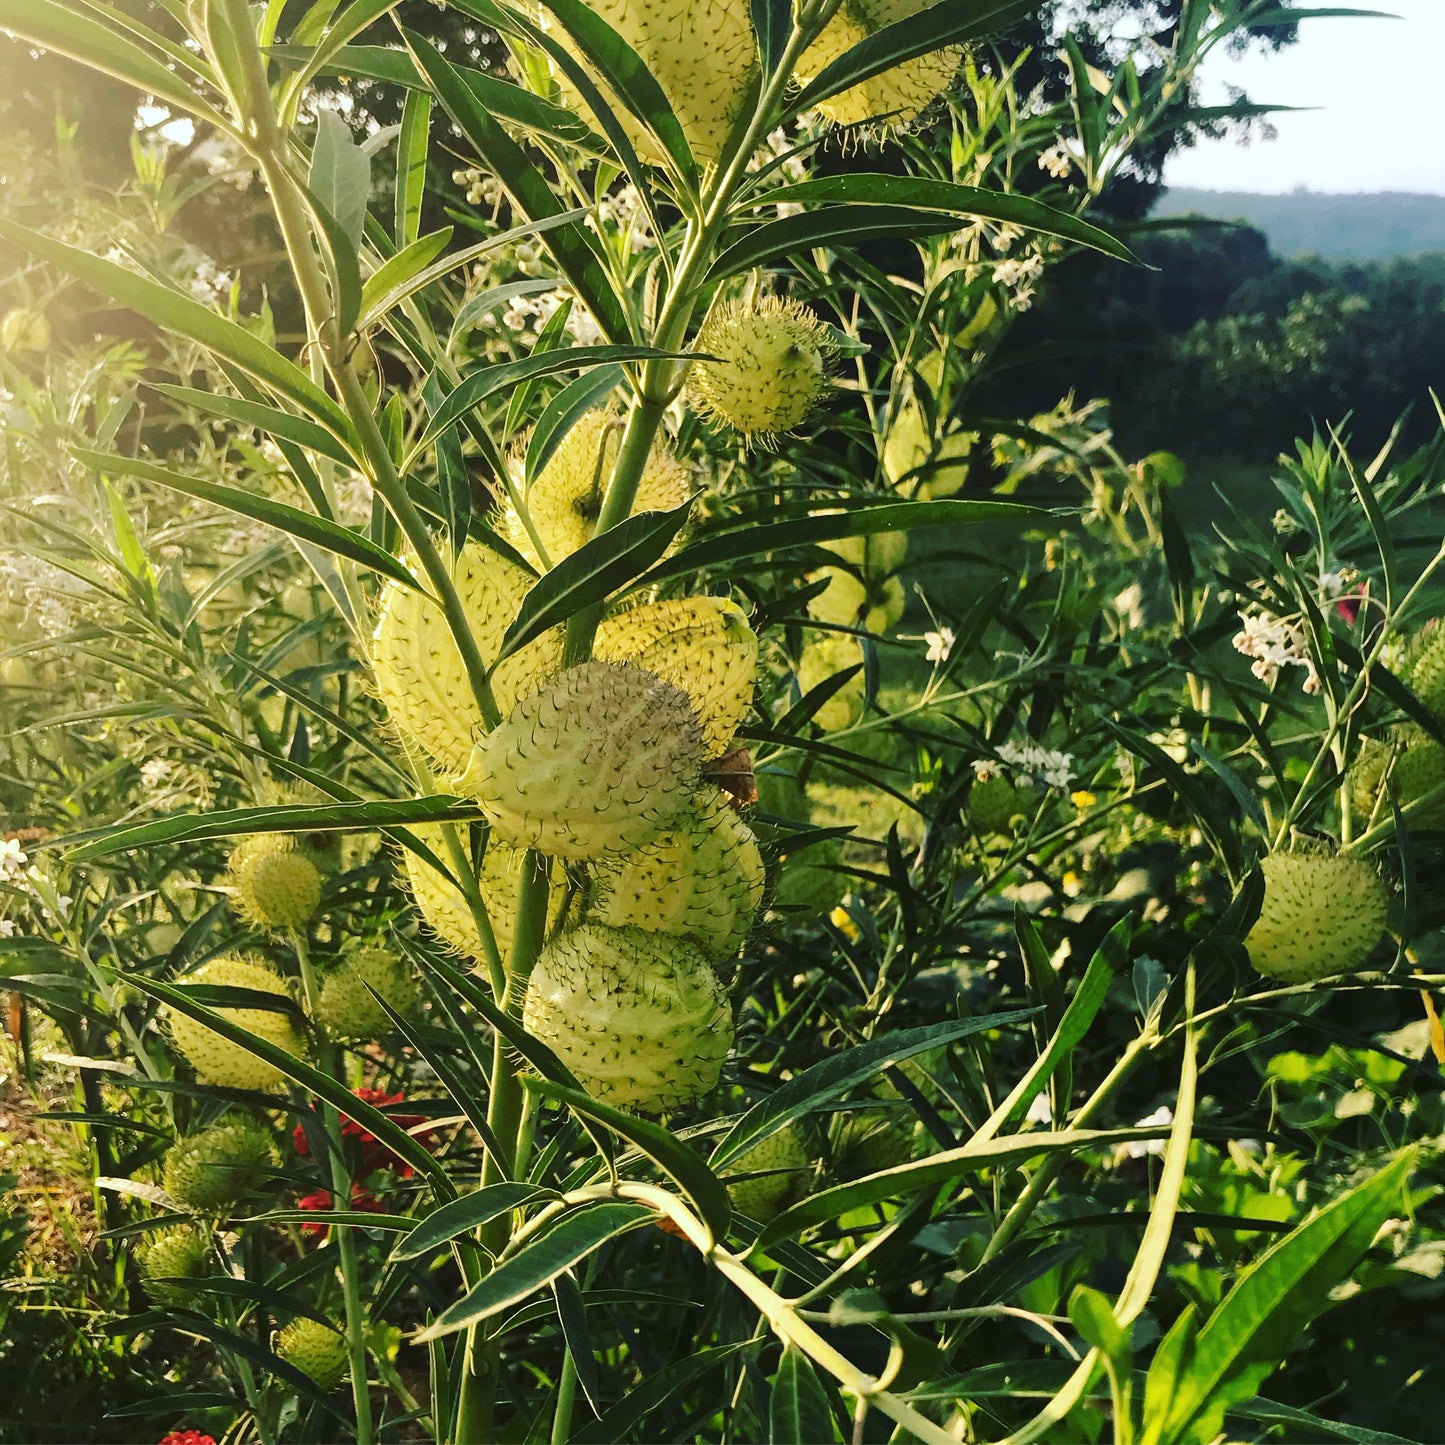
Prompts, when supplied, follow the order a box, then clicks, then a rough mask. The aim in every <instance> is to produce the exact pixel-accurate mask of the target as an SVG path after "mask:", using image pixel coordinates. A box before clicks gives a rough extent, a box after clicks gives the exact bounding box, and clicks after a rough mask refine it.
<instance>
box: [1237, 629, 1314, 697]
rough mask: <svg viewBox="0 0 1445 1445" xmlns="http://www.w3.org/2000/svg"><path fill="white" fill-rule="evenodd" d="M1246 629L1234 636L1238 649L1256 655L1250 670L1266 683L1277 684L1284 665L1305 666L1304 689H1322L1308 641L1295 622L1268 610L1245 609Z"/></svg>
mask: <svg viewBox="0 0 1445 1445" xmlns="http://www.w3.org/2000/svg"><path fill="white" fill-rule="evenodd" d="M1239 620H1240V622H1241V623H1242V624H1243V630H1242V631H1240V632H1237V633H1236V634H1235V636H1234V650H1235V651H1236V652H1242V653H1243V654H1244V655H1245V656H1246V657H1252V658H1253V659H1254V661H1253V663H1252V664H1251V665H1250V669H1249V670H1250V671H1251V672H1252V673H1253V674H1254V675H1255V676H1256V677H1257V678H1258V679H1259V680H1260V681H1261V682H1262V683H1264V684H1265V685H1266V686H1269V687H1273V686H1274V684H1275V680H1276V679H1277V678H1278V677H1279V670H1280V668H1282V667H1302V668H1304V669H1305V681H1304V689H1305V691H1306V692H1308V693H1316V692H1318V691H1319V690H1320V675H1319V673H1318V672H1316V671H1315V665H1314V663H1313V662H1312V661H1311V660H1310V656H1309V653H1308V652H1307V651H1306V650H1305V640H1304V636H1303V634H1302V633H1301V632H1300V630H1299V629H1298V628H1297V627H1295V626H1294V625H1293V623H1290V622H1287V621H1285V620H1284V619H1283V618H1280V617H1271V616H1270V615H1269V614H1268V613H1267V612H1241V613H1240V614H1239Z"/></svg>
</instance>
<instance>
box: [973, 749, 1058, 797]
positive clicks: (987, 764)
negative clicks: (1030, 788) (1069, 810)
mask: <svg viewBox="0 0 1445 1445" xmlns="http://www.w3.org/2000/svg"><path fill="white" fill-rule="evenodd" d="M997 751H998V760H999V762H1000V763H1002V764H1003V765H1004V767H1006V768H1007V769H1008V771H1009V772H1010V773H1011V774H1012V775H1013V777H1014V778H1015V779H1016V780H1018V781H1020V782H1025V783H1033V784H1036V785H1037V784H1039V783H1042V784H1043V785H1044V787H1046V788H1058V789H1059V790H1060V792H1064V791H1067V789H1068V787H1069V784H1070V783H1072V782H1073V781H1074V757H1073V754H1072V753H1061V752H1058V751H1056V750H1055V749H1053V748H1043V747H1040V746H1039V745H1038V744H1037V743H1001V744H1000V745H999V747H998V749H997ZM973 771H974V773H975V774H976V776H978V777H979V778H991V777H992V776H993V775H994V773H995V772H996V771H997V769H996V766H995V764H994V763H993V762H992V761H991V760H989V759H987V758H980V759H979V760H977V761H976V762H975V763H974V764H973Z"/></svg>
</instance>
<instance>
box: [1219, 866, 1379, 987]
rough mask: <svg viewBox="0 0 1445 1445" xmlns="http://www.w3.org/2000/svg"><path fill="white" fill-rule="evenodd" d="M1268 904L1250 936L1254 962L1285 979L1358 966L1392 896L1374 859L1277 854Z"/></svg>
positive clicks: (1267, 883)
mask: <svg viewBox="0 0 1445 1445" xmlns="http://www.w3.org/2000/svg"><path fill="white" fill-rule="evenodd" d="M1260 866H1261V868H1262V869H1263V870H1264V902H1263V904H1262V906H1261V908H1260V912H1259V918H1258V919H1257V920H1256V922H1255V925H1254V927H1253V928H1251V929H1250V931H1249V936H1248V937H1247V938H1246V939H1245V940H1244V946H1245V948H1246V949H1248V951H1249V959H1250V962H1251V963H1253V964H1254V966H1255V968H1257V969H1258V970H1259V971H1260V973H1263V974H1267V975H1268V976H1269V977H1270V978H1277V979H1279V980H1280V981H1281V982H1283V983H1308V982H1311V981H1312V980H1315V979H1320V978H1329V977H1331V976H1333V975H1334V974H1338V973H1345V972H1347V971H1348V970H1349V969H1352V968H1358V967H1359V966H1360V965H1361V964H1362V963H1364V961H1365V960H1366V959H1367V958H1368V957H1369V956H1370V953H1371V952H1372V951H1373V949H1374V947H1375V945H1376V944H1377V943H1378V942H1379V941H1380V938H1381V935H1382V934H1383V933H1384V931H1385V926H1386V923H1387V922H1388V917H1389V906H1390V899H1389V894H1388V893H1387V892H1386V890H1385V885H1384V883H1383V882H1382V881H1381V879H1380V876H1379V874H1378V873H1376V872H1375V869H1374V867H1373V866H1372V865H1371V864H1370V862H1369V861H1368V860H1367V859H1364V858H1359V857H1355V856H1354V855H1352V854H1349V853H1334V854H1331V853H1275V854H1272V855H1271V856H1270V857H1268V858H1266V859H1265V860H1264V862H1263V863H1262V864H1261V865H1260Z"/></svg>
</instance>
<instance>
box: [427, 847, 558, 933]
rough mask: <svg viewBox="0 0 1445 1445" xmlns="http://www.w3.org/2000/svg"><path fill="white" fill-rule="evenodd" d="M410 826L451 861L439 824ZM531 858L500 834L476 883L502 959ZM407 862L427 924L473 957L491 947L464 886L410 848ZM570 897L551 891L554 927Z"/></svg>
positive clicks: (434, 850) (488, 851) (549, 920)
mask: <svg viewBox="0 0 1445 1445" xmlns="http://www.w3.org/2000/svg"><path fill="white" fill-rule="evenodd" d="M411 830H412V832H413V833H415V834H416V835H417V837H419V838H420V839H421V841H422V842H423V843H425V844H426V845H427V846H428V847H429V848H430V849H431V850H432V852H433V853H435V854H436V855H437V857H438V858H440V859H442V860H443V861H444V862H445V861H447V860H448V853H447V848H446V843H445V841H444V839H443V837H442V827H441V824H440V823H413V824H412V825H411ZM526 857H527V850H526V849H525V848H514V847H513V846H512V845H511V844H510V843H506V842H503V840H502V839H501V838H498V837H497V836H496V835H495V834H493V835H492V836H491V837H490V838H489V839H488V840H487V849H486V852H485V853H483V855H482V868H481V876H480V877H479V878H478V879H477V885H478V887H479V888H480V889H481V893H482V902H483V903H485V904H486V905H487V917H488V918H489V919H490V920H491V924H492V936H493V937H494V938H495V939H496V941H497V950H498V952H499V953H500V954H501V956H502V958H503V959H506V958H507V957H509V956H510V954H511V952H512V939H513V933H514V922H515V919H516V913H517V898H518V896H519V893H520V890H521V886H522V868H523V865H524V863H525V861H526ZM402 866H403V868H404V869H405V870H406V880H407V883H408V884H409V885H410V887H411V896H412V901H413V902H414V903H415V904H416V906H417V911H418V912H419V913H420V914H421V916H422V918H423V920H424V921H425V923H426V926H427V927H428V928H429V929H431V931H432V932H433V933H434V934H436V936H437V937H438V938H439V939H441V941H442V942H443V943H444V944H446V946H447V947H448V948H450V949H453V950H454V951H455V952H457V953H460V954H464V955H465V956H466V957H468V958H481V957H483V956H484V954H485V952H486V950H485V949H484V948H483V947H482V936H481V934H480V932H478V930H477V923H476V920H475V919H474V918H473V917H472V910H471V909H470V908H469V907H468V906H467V900H466V895H465V894H464V893H463V892H462V890H461V889H460V888H458V887H457V886H456V884H455V883H453V882H452V881H451V879H450V878H448V877H446V876H445V875H443V874H441V873H438V872H437V870H436V869H435V868H433V867H432V866H431V865H430V864H428V863H426V862H424V861H423V860H422V859H420V858H418V857H417V855H416V854H415V853H413V852H411V851H410V849H408V850H407V851H406V853H404V854H403V855H402ZM565 898H566V894H565V892H564V890H562V889H560V888H553V889H552V890H551V891H550V892H549V894H548V907H549V917H548V920H547V926H548V928H549V929H550V928H551V926H552V925H553V924H554V923H556V921H557V918H558V916H559V915H560V913H561V911H562V904H563V902H564V901H565Z"/></svg>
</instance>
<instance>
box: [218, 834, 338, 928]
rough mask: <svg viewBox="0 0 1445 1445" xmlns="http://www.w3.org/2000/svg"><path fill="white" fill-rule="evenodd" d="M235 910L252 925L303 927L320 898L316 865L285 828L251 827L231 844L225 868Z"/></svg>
mask: <svg viewBox="0 0 1445 1445" xmlns="http://www.w3.org/2000/svg"><path fill="white" fill-rule="evenodd" d="M227 876H228V879H229V882H230V887H231V890H232V893H231V897H232V901H233V903H234V904H235V908H236V912H237V913H238V914H239V915H240V916H241V918H242V919H243V920H244V921H245V922H246V923H248V924H249V925H250V926H251V927H252V928H259V929H263V930H264V931H265V932H267V933H289V932H291V931H292V930H293V929H299V928H305V927H306V925H307V923H309V922H310V921H311V919H312V918H314V917H315V916H316V910H317V908H318V907H319V906H320V903H321V870H320V868H318V867H317V866H316V862H315V860H314V859H313V858H312V857H311V854H310V853H309V852H308V850H307V849H305V848H303V847H301V846H300V844H299V843H298V842H297V840H296V839H295V838H294V837H293V836H292V835H291V834H289V833H256V834H253V835H252V836H251V837H249V838H243V839H242V840H241V841H240V842H239V843H238V844H237V845H236V846H235V847H234V848H233V849H232V850H231V857H230V861H229V868H228V874H227Z"/></svg>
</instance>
